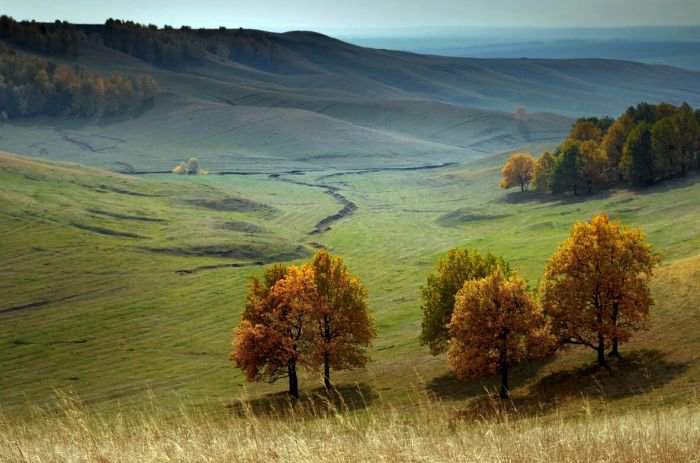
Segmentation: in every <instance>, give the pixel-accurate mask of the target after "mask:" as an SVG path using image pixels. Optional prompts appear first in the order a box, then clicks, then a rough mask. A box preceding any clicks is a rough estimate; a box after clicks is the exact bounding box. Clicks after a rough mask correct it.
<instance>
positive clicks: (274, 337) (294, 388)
mask: <svg viewBox="0 0 700 463" xmlns="http://www.w3.org/2000/svg"><path fill="white" fill-rule="evenodd" d="M234 333H235V336H234V341H233V343H234V347H235V349H234V352H233V353H232V354H231V359H232V360H233V361H234V362H235V364H236V366H237V367H238V368H241V369H242V370H243V371H244V372H245V373H246V377H247V378H248V380H249V381H262V380H266V379H267V380H271V381H274V380H276V379H279V378H281V377H284V376H286V377H288V378H289V393H290V395H291V396H293V397H298V395H299V385H298V384H299V383H298V377H297V372H298V369H299V367H304V368H307V369H309V370H315V369H317V368H319V367H323V370H324V385H325V386H326V388H330V387H331V383H330V369H331V368H334V369H349V368H356V367H362V366H364V365H365V364H366V363H367V362H368V361H369V355H368V353H367V349H368V348H369V346H370V344H371V341H372V339H374V337H375V336H376V328H375V327H374V318H373V317H372V315H371V313H370V310H369V307H368V304H367V291H366V290H365V288H364V286H362V284H361V283H360V281H359V279H357V277H354V276H353V275H351V274H350V273H349V272H348V270H347V268H346V266H345V265H344V264H343V261H342V259H341V258H340V257H333V256H331V255H330V254H329V253H328V252H327V251H325V250H322V251H319V252H318V253H317V254H316V255H315V256H314V259H313V260H312V261H311V262H308V263H304V264H303V265H301V266H290V267H289V268H284V267H281V266H272V267H270V268H268V269H267V270H266V272H265V275H264V278H263V280H262V281H261V280H259V279H257V278H255V277H253V278H252V280H251V283H250V286H249V289H248V297H247V300H246V307H245V310H244V312H243V316H242V320H241V324H240V326H239V327H237V328H236V329H235V330H234Z"/></svg>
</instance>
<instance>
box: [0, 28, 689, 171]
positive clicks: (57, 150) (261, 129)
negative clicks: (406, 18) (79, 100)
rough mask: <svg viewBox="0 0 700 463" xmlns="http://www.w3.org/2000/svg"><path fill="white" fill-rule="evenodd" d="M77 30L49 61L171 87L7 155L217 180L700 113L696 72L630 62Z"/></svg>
mask: <svg viewBox="0 0 700 463" xmlns="http://www.w3.org/2000/svg"><path fill="white" fill-rule="evenodd" d="M75 27H76V28H77V29H78V30H79V31H80V32H82V33H83V35H84V36H85V40H84V41H81V42H80V44H79V47H78V49H77V52H76V53H75V54H71V55H70V56H63V55H48V56H47V55H46V54H45V53H44V54H43V55H44V56H47V57H48V58H49V59H51V60H54V61H56V62H58V63H68V64H79V65H81V66H84V67H85V68H86V69H89V70H91V71H97V72H101V73H103V74H105V75H109V74H111V73H112V72H113V71H118V72H120V73H123V74H125V75H141V74H146V75H149V76H152V77H153V78H154V79H155V81H156V82H157V84H158V87H159V88H160V93H159V94H158V95H157V96H156V98H155V100H154V103H153V104H152V105H151V106H150V107H149V108H147V109H144V110H140V111H134V112H132V113H131V114H129V115H120V116H118V117H116V116H109V117H107V116H103V117H98V118H87V119H86V118H82V119H79V118H54V117H43V116H40V117H34V118H25V119H11V120H10V121H7V122H3V123H0V137H2V138H0V147H1V148H2V149H5V150H7V151H12V152H16V153H20V154H28V155H33V156H42V157H46V158H51V159H60V160H71V161H79V162H82V163H85V164H96V165H100V166H102V167H107V168H110V169H113V170H120V171H127V172H128V171H164V170H170V169H172V168H173V167H174V166H175V165H176V164H177V163H178V162H180V161H181V160H182V159H187V158H188V157H191V156H192V155H196V156H197V157H199V158H200V160H201V161H202V164H203V166H204V167H205V168H206V169H208V170H210V171H213V172H216V171H221V170H231V169H241V170H263V171H273V170H279V169H310V168H314V169H316V168H323V169H325V168H329V167H334V168H344V169H345V168H367V167H376V166H411V165H417V164H436V163H442V162H459V161H461V160H466V159H472V158H475V157H480V156H484V155H486V154H489V153H494V152H500V151H504V150H507V149H512V148H513V147H517V146H521V145H525V144H538V143H558V142H560V141H561V140H562V139H563V138H564V136H565V134H566V132H567V131H568V129H569V128H570V126H571V124H572V122H573V120H574V118H576V117H581V116H589V115H612V116H617V115H619V114H621V113H622V112H623V111H624V110H625V109H626V108H627V107H628V106H630V105H634V104H636V103H638V102H640V101H650V102H659V101H668V102H671V103H674V104H679V103H681V102H683V101H687V102H689V103H690V104H691V105H693V106H700V72H693V71H689V70H684V69H679V68H674V67H668V66H652V65H646V64H640V63H635V62H629V61H619V60H604V59H582V60H547V59H481V58H479V59H475V58H469V59H465V58H455V57H443V56H427V55H421V54H416V53H409V52H402V51H391V50H384V49H373V48H363V47H360V46H357V45H353V44H350V43H347V42H343V41H340V40H337V39H334V38H331V37H328V36H325V35H322V34H318V33H314V32H299V31H298V32H288V33H270V32H264V31H247V30H238V29H235V30H225V29H224V30H214V31H199V30H193V29H182V30H181V29H170V30H166V31H163V30H155V29H148V30H145V31H141V32H139V34H141V35H138V34H137V35H130V36H129V39H128V40H125V39H123V37H121V36H119V35H113V36H109V37H108V36H107V35H106V32H105V26H103V25H90V26H87V25H78V26H75ZM149 34H158V35H157V37H158V38H159V40H158V41H159V42H162V43H160V44H157V46H156V45H154V44H153V41H152V38H151V37H150V36H149ZM139 37H141V38H139ZM149 40H151V42H148V41H149ZM147 43H150V45H149V46H150V47H151V50H152V54H145V55H144V54H143V53H144V52H143V48H144V47H145V44H147ZM141 44H144V46H142V47H140V46H139V45H141ZM9 45H10V46H11V47H12V48H13V49H14V50H15V51H17V52H20V53H30V52H31V50H28V49H26V48H25V46H23V45H16V44H15V45H13V44H12V43H10V44H9ZM158 47H161V48H162V50H160V49H159V48H158ZM178 47H180V48H178ZM159 50H160V51H159ZM178 50H180V51H179V52H178ZM166 51H167V53H169V54H170V55H173V56H175V57H179V58H178V60H177V66H169V65H168V63H169V62H168V61H164V60H163V57H164V56H166V55H164V54H162V53H165V52H166ZM159 53H161V54H159ZM177 53H180V54H179V55H178V54H177ZM170 55H168V56H170ZM519 106H522V107H524V108H525V111H526V117H525V118H521V117H516V115H515V110H516V108H517V107H519Z"/></svg>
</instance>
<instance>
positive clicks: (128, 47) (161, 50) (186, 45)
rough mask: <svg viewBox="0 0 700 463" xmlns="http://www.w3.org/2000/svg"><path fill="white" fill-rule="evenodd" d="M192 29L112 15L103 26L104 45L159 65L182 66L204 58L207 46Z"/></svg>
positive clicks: (102, 38)
mask: <svg viewBox="0 0 700 463" xmlns="http://www.w3.org/2000/svg"><path fill="white" fill-rule="evenodd" d="M189 32H191V30H190V29H189V28H188V27H186V26H184V27H183V28H182V29H181V30H180V31H177V30H175V29H173V28H172V27H169V26H165V27H164V28H163V29H158V27H157V26H154V25H152V24H151V25H148V26H146V25H143V24H139V23H135V22H133V21H120V20H118V19H116V20H115V19H108V20H107V22H105V27H104V29H103V30H102V34H101V40H102V41H103V43H104V45H105V46H107V47H110V48H114V49H115V50H119V51H121V52H124V53H127V54H129V55H132V56H135V57H137V58H139V59H142V60H144V61H147V62H149V63H151V64H155V65H158V66H164V67H170V68H180V67H182V66H183V65H185V64H187V63H198V62H200V61H201V60H202V59H204V55H205V50H204V48H203V47H202V46H201V44H200V43H199V42H197V41H194V40H191V37H190V36H189V35H190V34H189Z"/></svg>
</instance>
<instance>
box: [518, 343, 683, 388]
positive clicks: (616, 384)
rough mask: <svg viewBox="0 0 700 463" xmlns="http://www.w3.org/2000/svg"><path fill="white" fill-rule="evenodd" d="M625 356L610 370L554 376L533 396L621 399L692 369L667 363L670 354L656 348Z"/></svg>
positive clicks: (588, 369)
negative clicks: (582, 396)
mask: <svg viewBox="0 0 700 463" xmlns="http://www.w3.org/2000/svg"><path fill="white" fill-rule="evenodd" d="M622 355H623V357H622V358H619V359H615V358H613V359H609V361H608V364H609V367H608V368H600V367H598V366H597V365H595V364H593V365H585V366H581V367H578V368H574V369H571V370H565V371H559V372H556V373H552V374H550V375H548V376H546V377H544V378H542V379H541V380H539V381H538V382H537V383H536V384H534V385H533V386H531V387H530V396H532V398H535V399H551V398H556V397H570V396H581V395H584V396H587V397H600V398H606V399H619V398H623V397H628V396H631V395H637V394H644V393H646V392H650V391H652V390H654V389H657V388H659V387H662V386H663V385H665V384H666V383H668V382H669V381H671V380H673V379H674V378H676V377H678V376H680V375H682V374H683V373H684V372H685V371H686V370H687V369H688V368H689V367H690V362H675V361H670V360H667V359H666V356H667V354H665V353H663V352H661V351H658V350H655V349H643V350H638V351H634V352H629V353H624V352H623V353H622Z"/></svg>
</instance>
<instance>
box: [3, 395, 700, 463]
mask: <svg viewBox="0 0 700 463" xmlns="http://www.w3.org/2000/svg"><path fill="white" fill-rule="evenodd" d="M58 398H59V401H58V403H59V406H58V407H57V408H56V409H55V410H52V411H47V410H42V409H40V408H34V409H33V410H32V412H31V414H30V416H27V417H25V418H22V419H18V418H14V419H13V418H12V417H10V416H7V415H2V416H0V461H2V462H8V463H9V462H170V461H173V462H263V461H265V462H266V461H294V462H302V461H303V462H305V461H324V462H326V461H332V462H335V463H341V462H356V461H368V462H369V461H371V462H378V461H385V462H407V461H410V462H423V461H425V462H433V461H450V462H454V461H487V462H501V461H509V462H510V461H528V462H531V461H560V462H566V461H571V462H601V461H611V462H613V461H614V462H638V461H650V462H681V461H699V459H700V425H699V421H698V418H699V417H700V406H698V405H697V404H694V405H686V406H683V407H678V408H668V409H663V410H657V411H654V410H635V411H629V412H626V413H625V414H622V415H616V414H612V413H606V412H605V411H603V412H599V413H598V412H592V411H591V410H586V409H584V410H582V413H581V414H580V415H579V416H578V417H571V416H569V417H568V418H564V417H562V416H561V415H559V414H557V413H556V412H553V413H550V414H547V415H543V416H540V417H518V416H517V414H514V413H512V410H509V409H507V407H504V406H503V405H501V404H500V403H499V402H498V401H494V402H493V410H492V412H491V413H489V414H488V416H486V415H483V416H481V417H476V418H474V417H470V418H467V417H466V416H465V415H464V414H461V413H459V412H458V411H457V410H456V409H454V408H452V407H449V406H447V405H444V404H442V403H440V402H438V401H434V400H432V399H430V398H428V397H426V396H417V397H414V398H413V399H412V400H410V401H409V402H407V403H403V404H400V405H391V404H386V403H383V402H382V401H381V399H380V400H379V401H378V403H374V404H372V405H371V406H369V408H367V409H362V410H355V411H351V410H350V408H351V407H350V406H348V404H347V403H345V402H344V401H343V399H342V397H337V398H333V399H326V398H323V397H322V396H320V395H319V396H317V397H315V398H312V399H311V400H302V401H301V402H300V403H298V404H296V405H292V404H291V403H289V402H286V403H285V401H283V400H278V401H277V402H276V403H275V405H274V406H271V407H270V408H268V409H265V410H254V407H253V406H252V405H251V404H250V403H248V402H243V403H242V404H241V405H240V406H238V407H233V408H232V407H228V408H227V409H226V410H227V413H226V414H219V413H217V412H216V411H208V412H204V411H202V409H201V408H199V409H198V408H195V407H191V406H187V405H183V406H182V407H181V409H180V412H179V414H177V416H173V415H168V414H166V413H164V412H163V411H162V410H160V409H158V407H157V406H155V405H152V404H150V405H146V406H145V407H144V408H143V409H142V410H140V411H137V412H133V411H132V412H128V413H114V414H111V415H110V416H109V417H106V416H101V415H100V414H97V413H94V412H91V411H89V410H87V409H86V408H85V407H84V405H83V404H82V403H81V402H80V401H79V400H77V399H76V398H75V397H73V396H70V395H66V394H59V396H58ZM209 410H211V409H209Z"/></svg>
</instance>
